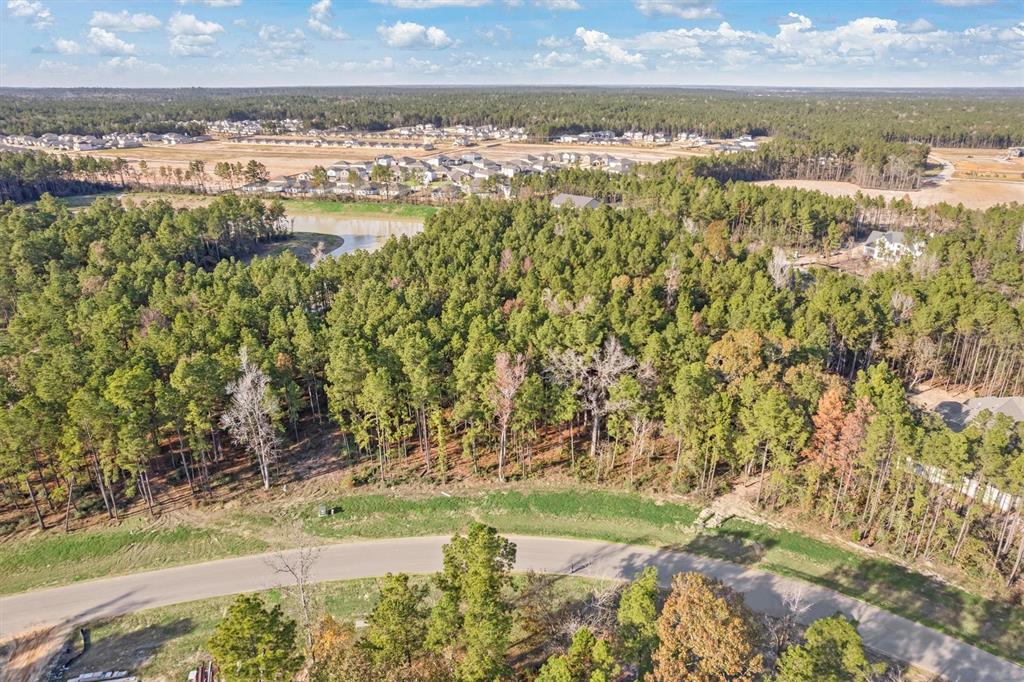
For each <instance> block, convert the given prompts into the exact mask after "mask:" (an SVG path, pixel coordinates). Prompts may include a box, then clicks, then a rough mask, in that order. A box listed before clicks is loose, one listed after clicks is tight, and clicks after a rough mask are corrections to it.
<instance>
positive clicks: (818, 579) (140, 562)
mask: <svg viewBox="0 0 1024 682" xmlns="http://www.w3.org/2000/svg"><path fill="white" fill-rule="evenodd" d="M327 506H331V507H335V508H336V514H335V515H333V516H327V517H323V518H321V517H319V515H318V507H319V505H318V504H313V503H306V502H304V503H301V504H294V505H291V506H280V505H278V506H275V507H272V508H267V507H263V506H259V505H249V506H246V507H242V508H235V509H232V510H231V511H220V512H217V511H211V512H210V514H209V515H207V516H204V517H203V518H204V523H205V524H206V527H205V528H202V529H199V528H193V527H189V526H179V527H177V528H175V529H173V530H169V529H162V530H158V531H154V532H152V533H147V532H145V531H144V530H143V529H142V528H140V527H138V526H132V525H130V524H128V525H127V526H126V525H122V526H120V527H118V528H101V529H97V530H94V531H88V532H82V533H74V534H72V535H69V536H64V535H44V536H41V537H36V538H30V539H27V540H22V541H18V542H13V543H7V544H6V546H2V545H0V594H3V593H10V592H15V591H20V590H26V589H30V588H35V587H43V586H50V585H55V584H62V583H67V582H72V581H75V580H82V579H86V578H93V577H99V576H105V575H116V574H119V573H126V572H132V571H140V570H147V569H151V568H158V567H163V566H168V565H173V564H181V563H191V562H195V561H201V560H204V559H212V558H216V557H219V556H232V555H238V554H244V553H251V552H257V551H261V550H269V549H277V548H281V547H288V546H296V545H297V544H300V543H309V544H312V543H325V542H336V541H344V540H357V539H374V538H386V537H403V536H414V535H443V534H447V533H450V532H453V531H456V530H459V529H462V528H464V527H465V526H466V525H468V524H469V523H470V522H473V521H480V522H483V523H487V524H489V525H492V526H494V527H495V528H497V529H498V530H499V531H500V532H502V533H509V534H523V535H551V536H562V537H574V538H589V539H597V540H607V541H613V542H622V543H632V544H641V545H655V546H666V547H672V548H674V549H678V550H681V551H687V552H692V553H695V554H701V555H704V556H710V557H715V558H720V559H726V560H729V561H733V562H736V563H740V564H743V565H747V566H751V567H756V568H759V569H762V570H767V571H771V572H774V573H777V574H780V575H785V576H790V577H795V578H800V579H803V580H806V581H808V582H812V583H815V584H818V585H823V586H826V587H829V588H831V589H835V590H837V591H839V592H843V593H845V594H848V595H851V596H854V597H857V598H860V599H863V600H864V601H867V602H869V603H872V604H875V605H877V606H880V607H883V608H885V609H887V610H889V611H892V612H893V613H897V614H899V615H902V616H905V617H907V618H909V619H911V620H915V621H918V622H921V623H924V624H926V625H929V626H931V627H934V628H936V629H939V630H942V631H945V632H947V633H948V634H950V635H953V636H955V637H957V638H959V639H962V640H964V641H967V642H970V643H972V644H975V645H978V646H981V647H982V648H985V649H988V650H989V651H992V652H993V653H996V654H999V655H1002V656H1005V657H1007V658H1012V659H1015V660H1018V661H1024V610H1022V609H1020V608H1019V607H1010V606H1006V605H1004V604H1002V603H1000V602H997V601H994V600H989V599H986V598H984V597H982V596H979V595H975V594H970V593H968V592H965V591H963V590H960V589H957V588H955V587H952V586H949V585H946V584H944V583H942V582H940V581H938V580H936V579H933V578H930V577H927V576H925V575H921V574H918V573H915V572H912V571H909V570H907V569H905V568H903V567H901V566H898V565H896V564H893V563H891V562H889V561H885V560H883V559H879V558H873V557H870V556H867V555H865V554H862V553H859V552H854V551H850V550H847V549H843V548H842V547H839V546H836V545H832V544H828V543H826V542H823V541H820V540H816V539H814V538H810V537H807V536H805V535H802V534H800V533H795V532H791V531H787V530H781V529H775V528H769V527H767V526H760V525H756V524H753V523H749V522H746V521H740V520H737V519H732V520H730V521H727V522H726V523H725V524H723V525H722V526H721V527H720V528H718V529H715V530H703V531H699V530H697V529H695V528H693V523H694V521H695V520H696V517H697V513H698V510H697V509H696V508H694V507H692V506H690V505H686V504H680V503H675V502H665V501H655V500H651V499H649V498H646V497H644V496H642V495H638V494H631V493H615V492H610V491H605V490H587V489H573V490H551V489H544V490H535V491H521V490H508V491H489V492H484V493H480V494H466V493H464V494H457V495H453V496H448V497H446V496H432V497H423V498H408V497H401V496H398V495H393V494H349V495H344V496H341V497H337V498H335V499H334V500H332V501H329V502H327ZM134 523H135V524H139V525H141V522H140V521H136V522H134Z"/></svg>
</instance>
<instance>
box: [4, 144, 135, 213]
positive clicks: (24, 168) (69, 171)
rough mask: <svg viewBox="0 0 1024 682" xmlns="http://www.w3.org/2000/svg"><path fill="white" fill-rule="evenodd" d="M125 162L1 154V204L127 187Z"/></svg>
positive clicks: (50, 155)
mask: <svg viewBox="0 0 1024 682" xmlns="http://www.w3.org/2000/svg"><path fill="white" fill-rule="evenodd" d="M130 172H131V171H130V169H129V167H128V164H127V162H126V161H124V159H106V158H94V157H91V156H75V157H71V156H68V155H66V154H61V155H55V154H47V153H45V152H4V153H0V201H31V200H33V199H38V198H39V197H40V196H42V195H43V194H52V195H54V196H72V195H76V194H89V193H91V192H97V191H102V190H109V189H114V188H116V187H124V186H125V179H126V175H130Z"/></svg>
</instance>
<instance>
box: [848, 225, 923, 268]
mask: <svg viewBox="0 0 1024 682" xmlns="http://www.w3.org/2000/svg"><path fill="white" fill-rule="evenodd" d="M862 249H863V252H864V255H865V256H867V257H869V258H871V259H873V260H887V261H897V260H899V259H901V258H903V257H904V256H910V257H911V258H917V257H918V256H920V255H921V254H922V253H924V242H923V241H921V240H915V239H912V238H909V237H907V235H905V234H904V233H903V232H900V231H898V230H890V231H888V232H879V231H878V230H874V231H872V232H871V234H870V235H868V238H867V240H866V241H865V242H864V244H863V246H862Z"/></svg>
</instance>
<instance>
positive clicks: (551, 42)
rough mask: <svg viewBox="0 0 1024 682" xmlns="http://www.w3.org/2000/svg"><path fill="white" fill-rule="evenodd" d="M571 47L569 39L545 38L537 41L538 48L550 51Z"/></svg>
mask: <svg viewBox="0 0 1024 682" xmlns="http://www.w3.org/2000/svg"><path fill="white" fill-rule="evenodd" d="M570 45H572V41H571V40H569V39H568V38H559V37H557V36H545V37H543V38H541V39H540V40H538V41H537V46H538V47H546V48H548V49H549V50H554V49H556V48H559V47H569V46H570ZM534 56H536V55H534Z"/></svg>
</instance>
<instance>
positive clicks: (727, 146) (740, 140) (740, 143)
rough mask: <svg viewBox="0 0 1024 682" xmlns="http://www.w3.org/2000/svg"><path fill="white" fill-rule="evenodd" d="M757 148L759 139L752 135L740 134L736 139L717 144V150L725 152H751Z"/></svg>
mask: <svg viewBox="0 0 1024 682" xmlns="http://www.w3.org/2000/svg"><path fill="white" fill-rule="evenodd" d="M755 149H757V140H755V139H754V138H753V137H751V136H750V135H740V136H739V137H737V138H736V139H734V140H726V141H725V142H721V143H719V144H717V145H715V150H716V151H719V152H722V153H724V154H735V153H736V152H750V151H754V150H755Z"/></svg>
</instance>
